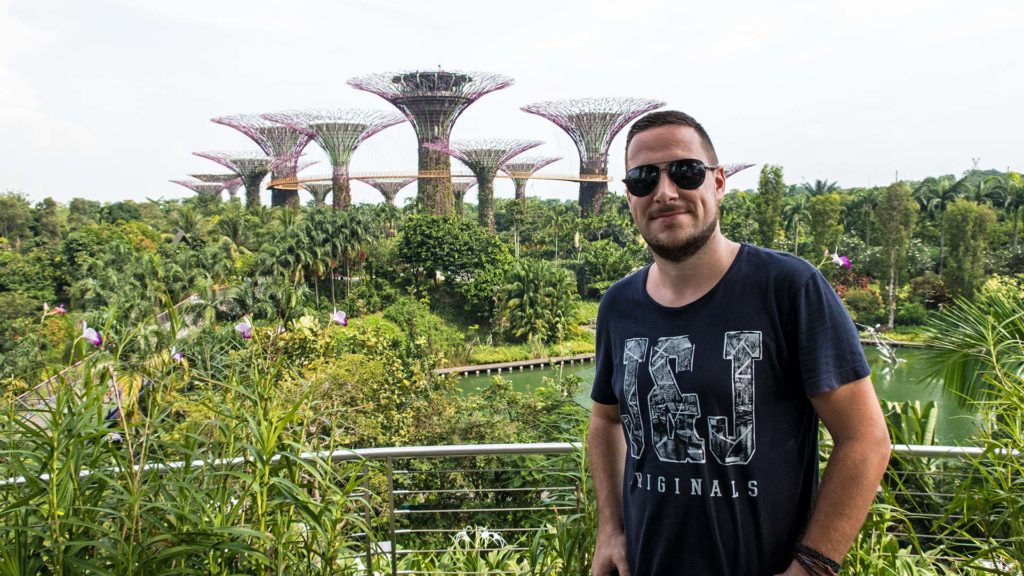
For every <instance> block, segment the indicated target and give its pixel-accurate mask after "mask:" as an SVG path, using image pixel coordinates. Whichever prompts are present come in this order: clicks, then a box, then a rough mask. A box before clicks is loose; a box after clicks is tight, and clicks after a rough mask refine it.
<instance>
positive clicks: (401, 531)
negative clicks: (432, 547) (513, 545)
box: [395, 527, 546, 534]
mask: <svg viewBox="0 0 1024 576" xmlns="http://www.w3.org/2000/svg"><path fill="white" fill-rule="evenodd" d="M465 530H466V529H465V528H400V529H398V530H395V534H458V533H459V532H464V531H465ZM488 530H489V531H491V532H497V533H499V534H501V533H503V532H541V531H543V530H546V528H540V527H538V528H509V527H504V528H502V527H494V528H489V529H488Z"/></svg>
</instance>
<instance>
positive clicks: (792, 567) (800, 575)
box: [775, 560, 810, 576]
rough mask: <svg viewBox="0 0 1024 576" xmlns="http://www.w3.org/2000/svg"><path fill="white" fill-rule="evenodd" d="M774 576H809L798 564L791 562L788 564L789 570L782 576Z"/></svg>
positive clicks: (779, 575)
mask: <svg viewBox="0 0 1024 576" xmlns="http://www.w3.org/2000/svg"><path fill="white" fill-rule="evenodd" d="M775 576H810V572H808V571H807V570H804V567H803V566H801V565H800V563H799V562H797V561H796V560H793V561H792V562H790V563H789V568H786V571H785V572H783V573H782V574H776V575H775Z"/></svg>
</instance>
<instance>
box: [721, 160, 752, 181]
mask: <svg viewBox="0 0 1024 576" xmlns="http://www.w3.org/2000/svg"><path fill="white" fill-rule="evenodd" d="M751 166H753V164H745V163H744V164H722V170H724V171H725V177H726V178H728V177H729V176H732V175H733V174H735V173H737V172H742V171H743V170H746V169H747V168H750V167H751Z"/></svg>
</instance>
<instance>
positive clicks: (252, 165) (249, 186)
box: [193, 151, 290, 210]
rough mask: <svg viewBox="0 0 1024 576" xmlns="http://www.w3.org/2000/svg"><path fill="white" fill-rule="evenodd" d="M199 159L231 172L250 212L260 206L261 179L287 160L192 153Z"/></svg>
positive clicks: (245, 153) (246, 153)
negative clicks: (209, 161)
mask: <svg viewBox="0 0 1024 576" xmlns="http://www.w3.org/2000/svg"><path fill="white" fill-rule="evenodd" d="M193 154H195V155H196V156H199V157H200V158H206V159H207V160H212V161H214V162H216V163H217V164H220V165H221V166H223V167H225V168H227V169H228V170H231V171H232V172H234V173H235V174H236V175H238V177H239V178H241V179H242V184H243V185H244V186H245V207H246V208H248V209H250V210H252V209H254V208H257V207H259V205H260V184H262V182H263V179H264V178H265V177H266V176H267V174H269V173H270V171H271V170H273V169H274V167H275V166H277V165H278V164H279V163H281V162H287V161H289V160H290V159H288V158H283V159H282V158H271V157H270V156H267V155H266V154H264V153H263V152H257V151H240V152H193Z"/></svg>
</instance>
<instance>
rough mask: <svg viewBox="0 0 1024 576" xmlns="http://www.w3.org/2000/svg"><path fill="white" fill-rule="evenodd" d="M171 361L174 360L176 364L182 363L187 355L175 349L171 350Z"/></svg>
mask: <svg viewBox="0 0 1024 576" xmlns="http://www.w3.org/2000/svg"><path fill="white" fill-rule="evenodd" d="M171 360H174V361H175V362H182V361H184V360H185V355H184V354H182V353H181V352H178V351H177V350H175V349H174V348H171Z"/></svg>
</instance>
